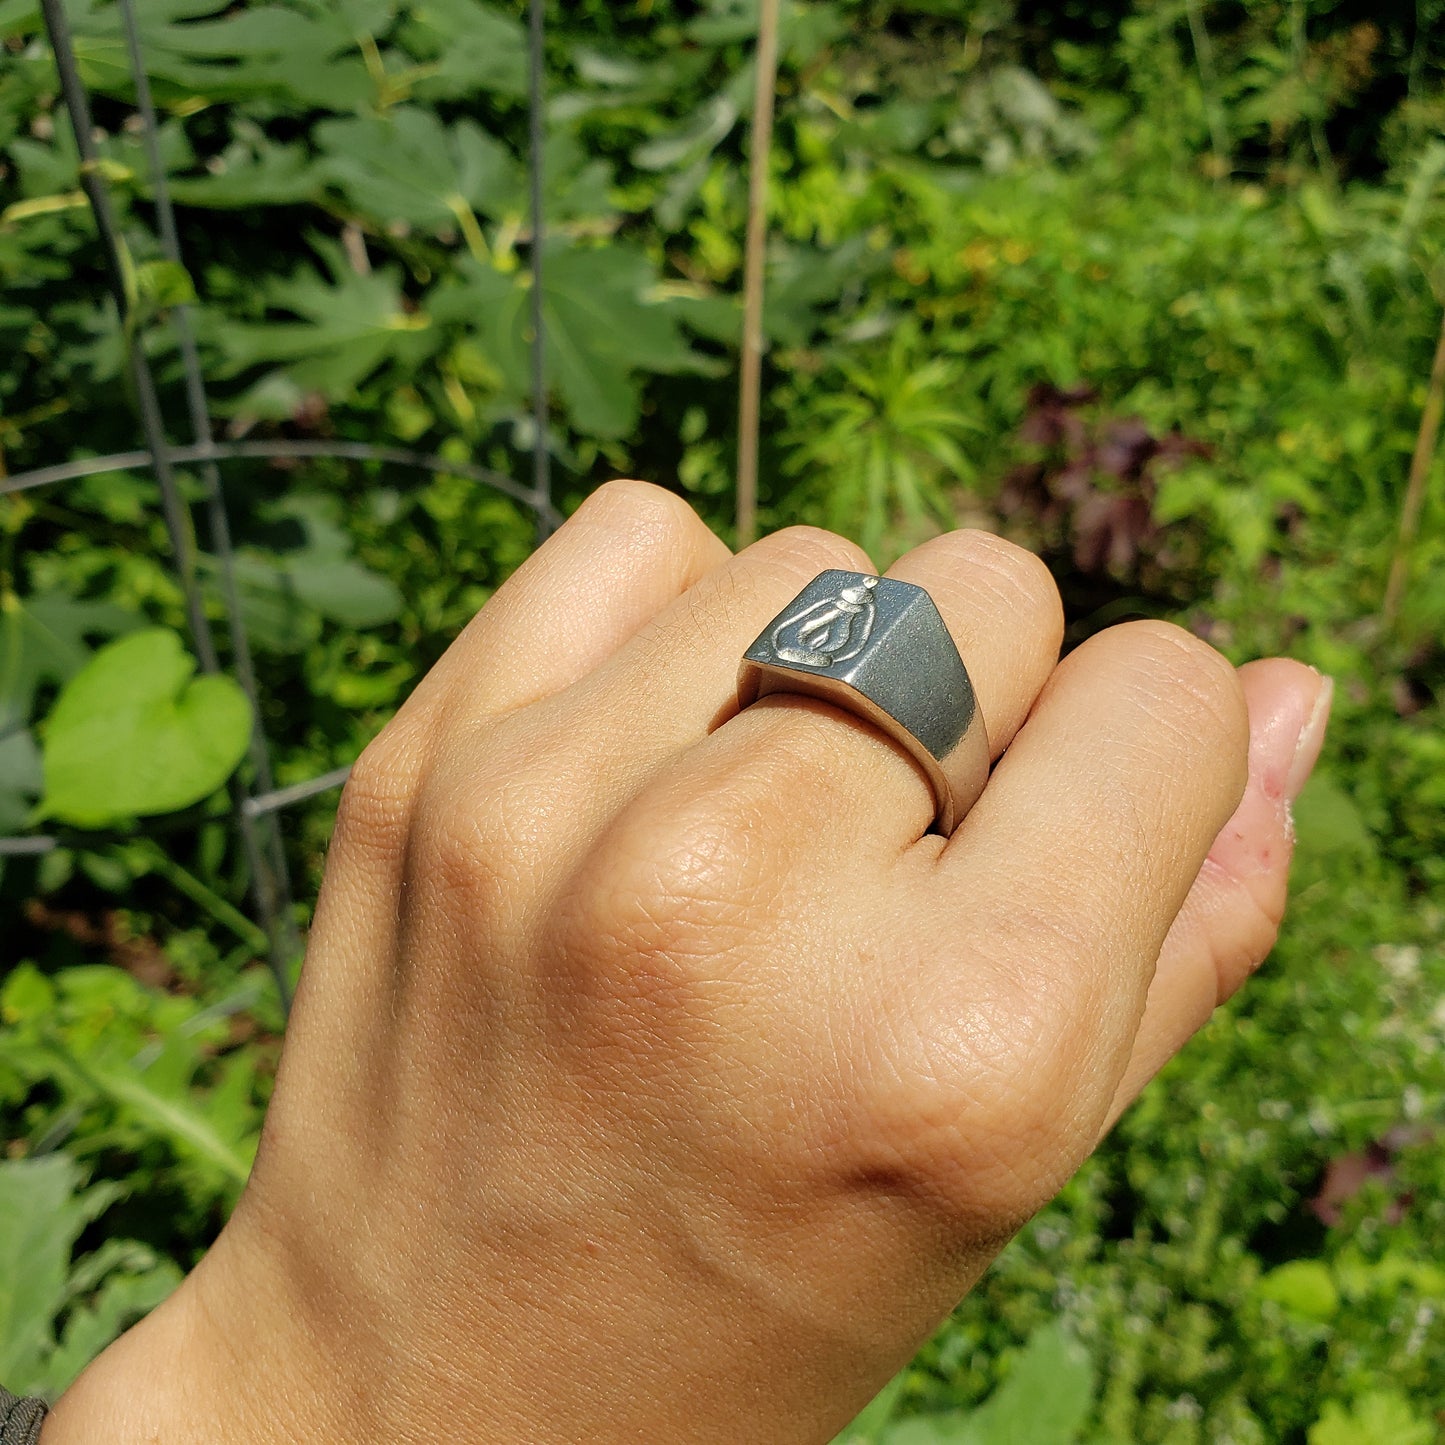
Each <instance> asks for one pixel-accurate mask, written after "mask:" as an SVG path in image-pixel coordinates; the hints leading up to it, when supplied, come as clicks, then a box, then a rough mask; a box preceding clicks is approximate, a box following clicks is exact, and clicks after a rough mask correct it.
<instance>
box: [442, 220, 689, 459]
mask: <svg viewBox="0 0 1445 1445" xmlns="http://www.w3.org/2000/svg"><path fill="white" fill-rule="evenodd" d="M458 269H459V272H460V274H461V275H462V276H463V277H464V278H465V280H464V282H463V284H462V285H460V286H453V287H449V288H447V289H446V290H439V291H438V292H437V293H435V295H434V299H433V301H432V309H433V312H434V313H435V315H436V316H437V318H438V319H439V320H444V321H452V322H462V323H465V324H468V325H470V326H471V327H473V328H474V329H475V330H476V331H477V332H478V333H479V337H478V339H479V341H480V343H481V345H482V346H483V349H484V350H486V351H487V353H488V355H489V356H490V358H491V360H492V361H493V362H495V364H496V365H497V367H498V368H499V369H500V370H501V372H502V374H503V376H504V378H505V379H506V381H507V383H508V385H509V386H510V387H511V388H512V390H513V391H514V392H515V393H517V394H518V395H520V396H526V395H527V394H528V393H529V392H530V363H529V347H528V329H529V322H530V304H529V303H530V297H529V295H528V292H527V288H526V284H525V281H526V278H524V277H523V278H519V277H516V276H510V275H503V274H501V273H500V272H497V271H493V270H491V269H490V268H484V267H481V266H474V265H464V266H462V267H460V268H458ZM655 285H656V274H655V272H654V270H653V266H652V263H651V262H650V261H649V260H648V258H647V257H646V255H645V254H643V253H642V252H641V251H638V250H636V249H634V248H632V247H629V246H625V245H621V244H613V245H610V246H603V247H593V248H584V247H580V246H578V247H573V246H567V245H565V244H559V245H557V246H556V247H549V248H548V251H547V255H546V258H545V261H544V264H543V270H542V292H543V300H542V322H543V326H544V327H545V337H546V364H547V375H548V380H549V381H550V382H551V384H552V385H553V386H554V387H555V388H556V390H557V392H558V393H559V395H560V397H561V400H562V403H563V405H564V407H565V408H566V410H567V413H568V416H569V417H570V419H571V421H572V423H573V424H574V425H575V426H576V427H577V428H578V430H580V431H583V432H587V433H590V434H591V435H593V436H599V437H620V436H626V435H627V434H628V432H630V431H631V430H632V428H633V427H634V426H635V425H636V423H637V418H638V415H639V410H640V390H641V388H640V385H639V382H638V380H637V373H638V372H646V371H652V372H664V373H666V372H680V371H700V372H707V371H709V370H711V363H710V362H709V361H708V360H707V359H706V358H704V357H702V356H700V355H698V353H696V352H694V351H693V350H692V349H691V348H690V347H689V346H688V344H687V341H686V338H685V337H684V335H683V333H682V330H681V327H680V326H679V324H678V317H677V315H676V313H675V311H674V309H673V306H672V304H671V302H669V301H667V300H663V299H659V298H657V297H656V295H655V294H654V288H655Z"/></svg>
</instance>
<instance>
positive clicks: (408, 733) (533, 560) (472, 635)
mask: <svg viewBox="0 0 1445 1445" xmlns="http://www.w3.org/2000/svg"><path fill="white" fill-rule="evenodd" d="M730 556H731V553H730V552H729V550H728V548H727V546H726V545H725V544H724V543H723V542H722V541H721V540H720V539H719V538H717V537H716V536H714V535H713V533H712V532H710V531H709V530H708V528H707V526H706V525H705V524H704V523H703V522H702V520H701V518H699V517H698V516H697V514H696V513H695V512H694V511H693V510H692V508H691V507H689V506H688V505H687V503H686V502H685V501H684V500H683V499H682V498H681V497H678V496H677V495H675V494H674V493H672V492H669V491H666V490H665V489H663V488H662V487H656V486H653V485H651V484H650V483H647V482H637V481H618V482H609V483H608V484H606V485H605V486H602V487H599V488H598V489H597V490H596V491H595V492H593V493H592V494H591V495H590V496H589V497H588V498H587V499H586V500H585V501H584V502H583V503H582V505H581V506H580V507H579V508H578V509H577V511H576V512H574V513H573V515H572V516H571V517H570V518H568V520H567V521H566V522H565V523H563V525H562V526H561V527H560V528H558V530H557V531H556V532H555V533H554V534H553V535H552V536H551V537H550V538H548V540H547V541H546V542H544V543H543V544H542V546H541V547H539V548H538V549H537V551H535V552H534V553H533V554H532V555H531V556H530V557H528V559H527V560H526V561H525V562H524V563H523V564H522V565H521V566H520V567H519V568H518V569H517V570H516V571H515V572H514V573H513V574H512V575H511V576H510V577H509V578H508V579H507V581H506V582H504V583H503V584H502V586H501V587H500V588H498V589H497V591H496V593H495V594H494V595H493V596H492V597H491V599H490V600H489V601H488V602H487V604H486V606H484V607H483V608H482V609H481V611H479V612H478V613H477V615H476V616H475V617H474V618H473V619H472V621H471V622H470V623H469V624H468V626H467V627H466V629H465V630H464V631H463V632H462V633H461V635H460V636H459V637H458V638H457V639H456V640H455V641H454V642H453V643H452V645H451V646H450V647H449V648H448V649H447V651H446V653H445V654H444V655H443V657H442V658H441V660H440V661H439V662H438V663H437V664H436V666H435V667H434V668H432V670H431V671H430V672H429V673H428V674H427V676H426V677H425V678H424V679H423V680H422V682H421V684H420V685H419V686H418V687H417V688H416V690H415V691H414V692H413V693H412V695H411V697H410V698H409V699H408V700H407V702H406V704H405V705H404V706H403V707H402V708H401V709H400V710H399V711H398V713H397V715H396V716H395V717H394V718H392V720H391V722H390V723H388V725H387V726H386V727H385V728H384V729H383V730H382V732H381V734H380V735H379V736H378V737H377V738H376V739H375V740H374V741H373V742H372V743H371V745H370V746H369V747H368V748H367V749H366V751H365V753H363V755H362V757H361V759H360V760H359V761H358V763H357V765H356V767H355V768H354V769H353V771H352V774H351V777H350V779H349V780H348V782H347V785H346V788H345V790H344V792H343V794H342V799H341V809H340V813H339V816H338V819H337V826H336V832H335V835H334V838H333V843H332V853H333V855H334V856H335V857H336V858H338V859H340V860H344V861H343V862H342V863H341V864H340V865H339V866H336V867H333V868H332V869H330V870H329V871H328V875H327V887H326V888H325V889H324V890H323V893H322V897H321V900H320V902H319V904H318V909H319V916H320V917H322V918H323V919H326V918H328V917H329V916H330V915H337V914H342V915H344V916H345V918H346V920H347V921H346V922H345V924H342V923H339V922H337V921H334V920H332V921H330V922H329V927H328V929H327V936H328V937H330V938H333V939H337V938H339V939H341V940H343V942H347V941H349V939H350V937H351V936H352V935H353V934H354V935H355V937H356V938H357V939H366V938H368V937H374V938H381V937H385V936H387V935H388V933H389V930H390V929H391V927H392V926H393V924H394V921H395V918H394V915H395V906H394V901H393V899H394V892H395V890H396V888H397V887H398V886H399V884H400V879H401V877H402V873H403V868H404V865H405V859H406V854H407V846H408V839H409V838H410V835H411V830H412V825H413V819H414V816H415V812H416V808H417V804H418V796H419V794H420V792H421V790H422V784H423V780H424V779H426V778H427V777H428V776H429V774H431V773H432V772H433V771H434V770H435V768H436V766H437V758H438V755H439V753H442V752H444V747H443V746H442V745H444V744H445V743H447V742H448V741H449V740H450V739H449V737H448V734H450V733H452V732H455V731H456V730H457V729H458V728H461V727H464V728H466V729H468V730H469V731H470V732H471V734H472V735H473V737H474V738H480V736H481V735H482V734H483V733H484V732H485V730H486V724H487V723H488V722H490V721H491V720H493V719H495V718H497V717H498V716H500V715H501V714H504V713H507V712H512V711H515V710H517V709H520V708H522V707H524V706H526V705H527V704H528V703H532V702H537V701H540V700H541V699H543V698H546V697H549V696H553V695H555V694H557V693H559V692H561V691H563V690H564V689H565V688H567V687H568V686H569V685H570V684H571V683H573V682H575V681H576V680H577V679H579V678H581V677H585V676H586V675H587V674H588V673H589V672H591V671H592V670H593V669H594V668H596V667H597V666H598V665H599V664H600V663H602V662H603V661H605V660H606V659H607V658H608V657H609V656H610V655H611V654H612V653H614V652H615V651H616V650H617V649H618V648H619V647H621V646H623V645H624V644H625V642H626V641H627V639H628V638H630V637H631V636H632V635H633V634H635V633H636V632H637V631H638V629H639V628H641V627H643V626H644V625H645V624H646V623H647V622H649V621H650V620H651V619H652V617H653V616H654V615H655V614H656V613H657V612H659V611H660V610H662V609H664V608H666V607H667V606H668V605H669V604H670V603H672V602H673V601H674V600H675V599H676V598H677V597H678V596H679V595H680V594H681V593H684V592H685V591H686V590H687V589H688V588H689V587H690V586H692V585H693V583H695V582H696V581H697V580H698V579H699V578H701V577H703V576H705V575H706V574H707V573H708V572H709V571H711V570H712V569H714V568H716V567H718V566H719V565H721V564H723V563H725V562H726V561H727V559H728V558H729V557H730ZM476 746H478V747H483V746H485V743H483V742H481V741H478V742H477V744H476ZM474 763H475V757H473V758H472V759H471V760H470V764H474ZM470 764H469V765H470ZM479 806H484V805H483V804H480V803H479ZM337 880H342V881H337Z"/></svg>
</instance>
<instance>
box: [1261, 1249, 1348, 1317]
mask: <svg viewBox="0 0 1445 1445" xmlns="http://www.w3.org/2000/svg"><path fill="white" fill-rule="evenodd" d="M1254 1292H1255V1294H1257V1295H1258V1296H1259V1297H1260V1298H1261V1299H1267V1300H1273V1301H1274V1302H1275V1303H1276V1304H1278V1305H1280V1306H1282V1307H1283V1308H1284V1310H1285V1311H1286V1312H1287V1313H1289V1314H1291V1315H1294V1316H1295V1317H1296V1318H1297V1319H1301V1320H1311V1321H1315V1322H1317V1323H1320V1324H1323V1323H1325V1322H1326V1321H1327V1320H1331V1319H1333V1318H1334V1317H1335V1315H1336V1314H1338V1313H1339V1308H1340V1292H1339V1289H1338V1288H1337V1287H1336V1285H1335V1281H1334V1278H1333V1276H1332V1275H1331V1274H1330V1271H1329V1267H1328V1266H1327V1265H1326V1264H1325V1263H1324V1262H1323V1261H1322V1260H1318V1259H1292V1260H1290V1261H1289V1262H1288V1263H1287V1264H1282V1265H1280V1266H1279V1267H1278V1268H1276V1269H1272V1270H1270V1271H1269V1273H1268V1274H1266V1275H1264V1276H1263V1277H1262V1278H1261V1279H1260V1280H1259V1282H1258V1283H1257V1284H1256V1285H1255V1287H1254Z"/></svg>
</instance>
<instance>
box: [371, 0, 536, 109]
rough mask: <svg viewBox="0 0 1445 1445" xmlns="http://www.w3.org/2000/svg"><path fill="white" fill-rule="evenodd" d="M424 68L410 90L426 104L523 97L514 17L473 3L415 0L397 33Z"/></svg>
mask: <svg viewBox="0 0 1445 1445" xmlns="http://www.w3.org/2000/svg"><path fill="white" fill-rule="evenodd" d="M397 38H398V39H399V40H400V42H401V44H402V45H404V46H405V47H406V49H407V50H408V51H409V52H410V53H411V54H412V55H413V56H414V57H415V58H416V59H417V60H421V61H425V62H427V65H426V67H425V69H424V71H423V73H422V75H421V76H420V78H418V79H417V80H416V81H415V82H414V84H413V87H412V90H413V94H415V95H416V96H418V97H419V98H421V99H426V100H460V99H462V98H463V97H465V96H470V95H477V94H481V93H485V92H489V91H490V92H492V93H495V94H498V95H506V96H512V97H514V98H520V97H522V96H524V95H526V93H527V37H526V33H525V31H524V30H523V29H522V27H521V25H520V24H518V22H517V20H516V18H515V16H512V15H507V14H504V13H503V12H502V11H500V10H498V9H497V8H495V7H494V6H491V5H480V4H478V3H477V0H415V3H413V4H412V5H411V6H410V13H409V18H408V19H407V21H406V22H405V23H404V24H403V25H402V26H401V28H400V30H399V31H398V32H397Z"/></svg>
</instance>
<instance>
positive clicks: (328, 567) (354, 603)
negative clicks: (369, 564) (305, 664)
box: [285, 558, 405, 627]
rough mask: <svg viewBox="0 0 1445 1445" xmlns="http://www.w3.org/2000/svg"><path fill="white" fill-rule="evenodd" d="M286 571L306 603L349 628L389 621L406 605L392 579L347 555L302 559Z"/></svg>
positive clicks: (377, 624)
mask: <svg viewBox="0 0 1445 1445" xmlns="http://www.w3.org/2000/svg"><path fill="white" fill-rule="evenodd" d="M285 572H286V575H287V577H289V578H290V580H291V584H292V586H293V587H295V589H296V594H297V596H298V597H300V598H301V600H302V601H303V602H305V603H307V604H308V605H310V606H311V607H314V608H315V609H316V610H317V611H318V612H319V613H321V615H322V616H323V617H329V618H331V619H332V621H334V622H340V623H344V624H345V625H346V626H348V627H376V626H379V625H380V624H381V623H383V622H390V621H392V619H393V618H395V617H397V616H399V615H400V613H401V610H402V608H403V606H405V602H404V599H403V598H402V595H401V591H400V589H399V588H398V587H397V585H396V584H395V583H394V582H393V581H391V579H390V578H388V577H383V576H382V575H381V574H380V573H379V572H372V571H371V570H370V569H368V568H366V567H363V566H362V564H361V563H360V562H356V561H352V560H350V559H347V558H326V559H322V558H312V559H309V560H308V559H306V558H299V559H297V560H296V561H294V562H292V563H290V564H289V565H288V566H287V567H286V568H285Z"/></svg>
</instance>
